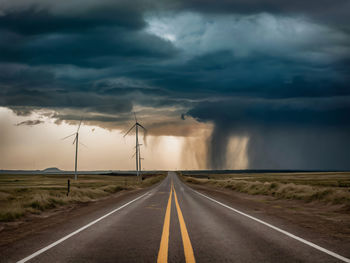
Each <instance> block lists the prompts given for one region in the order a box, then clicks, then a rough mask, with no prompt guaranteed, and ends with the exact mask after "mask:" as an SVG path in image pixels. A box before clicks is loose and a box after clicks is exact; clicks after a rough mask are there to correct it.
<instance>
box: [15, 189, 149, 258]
mask: <svg viewBox="0 0 350 263" xmlns="http://www.w3.org/2000/svg"><path fill="white" fill-rule="evenodd" d="M149 192H150V191H148V192H147V193H145V194H143V195H141V196H139V197H137V198H135V199H134V200H131V201H130V202H127V203H126V204H124V205H122V206H120V207H118V208H116V209H114V210H112V211H111V212H109V213H108V214H105V215H104V216H101V217H100V218H98V219H96V220H94V221H92V222H90V223H89V224H87V225H85V226H83V227H81V228H79V229H78V230H75V231H74V232H72V233H70V234H69V235H66V236H65V237H62V238H61V239H59V240H57V241H55V242H53V243H52V244H50V245H48V246H46V247H44V248H42V249H40V250H38V251H36V252H35V253H33V254H31V255H30V256H28V257H25V258H24V259H22V260H19V261H17V263H23V262H27V261H28V260H31V259H32V258H35V257H36V256H38V255H40V254H42V253H44V252H45V251H47V250H49V249H50V248H53V247H54V246H57V245H58V244H60V243H62V242H63V241H65V240H67V239H68V238H70V237H72V236H74V235H76V234H78V233H79V232H81V231H83V230H85V229H86V228H88V227H90V226H92V225H94V224H96V223H97V222H99V221H101V220H102V219H104V218H106V217H107V216H110V215H111V214H113V213H115V212H117V211H118V210H120V209H123V208H124V207H126V206H128V205H130V204H131V203H133V202H135V201H137V200H139V199H140V198H142V197H144V196H145V195H147V194H149Z"/></svg>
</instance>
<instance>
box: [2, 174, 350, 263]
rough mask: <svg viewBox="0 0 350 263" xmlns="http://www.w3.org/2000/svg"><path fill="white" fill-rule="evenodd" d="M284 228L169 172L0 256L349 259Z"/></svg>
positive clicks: (30, 258) (56, 259)
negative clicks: (149, 185)
mask: <svg viewBox="0 0 350 263" xmlns="http://www.w3.org/2000/svg"><path fill="white" fill-rule="evenodd" d="M279 227H280V226H275V225H269V224H268V222H265V221H259V219H256V218H254V217H250V215H247V214H244V213H241V212H240V211H237V210H235V209H234V207H232V206H231V205H230V204H227V206H226V205H225V204H223V203H220V202H217V201H216V200H215V199H210V197H207V196H204V195H202V194H201V193H198V192H195V191H194V190H192V189H191V188H190V187H188V186H186V185H185V184H184V183H182V182H181V181H180V179H179V178H178V177H177V176H176V174H175V173H173V172H169V175H168V176H167V177H166V179H165V180H164V181H163V182H162V183H160V184H159V185H157V186H155V187H153V188H151V189H150V190H147V191H143V192H141V193H137V195H132V196H128V197H127V198H126V199H125V200H122V201H120V202H119V203H116V204H113V207H109V208H108V209H107V208H105V210H104V211H96V213H94V214H93V215H91V216H90V217H86V218H81V219H80V221H74V222H67V223H66V224H62V225H61V226H57V227H56V228H53V229H51V230H50V229H49V230H46V231H45V232H44V233H41V234H40V235H37V236H35V237H33V238H31V239H30V241H28V240H27V241H26V242H23V243H21V242H19V243H18V244H16V246H15V247H13V248H12V249H9V250H7V251H5V252H4V254H3V255H2V257H1V261H2V262H17V261H20V262H157V261H158V262H350V260H349V259H347V258H343V257H341V256H340V255H338V254H335V253H334V254H332V252H331V251H329V250H326V249H324V248H321V247H318V246H317V245H315V244H313V243H308V241H306V240H304V239H302V238H299V237H296V236H293V235H292V233H289V232H283V230H281V229H280V228H279ZM59 229H62V230H61V231H60V230H59ZM5 254H6V255H5Z"/></svg>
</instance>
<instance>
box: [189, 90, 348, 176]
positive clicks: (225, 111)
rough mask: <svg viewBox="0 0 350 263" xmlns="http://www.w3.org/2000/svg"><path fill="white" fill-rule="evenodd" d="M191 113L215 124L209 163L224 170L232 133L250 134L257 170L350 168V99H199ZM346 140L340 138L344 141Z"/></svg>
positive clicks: (251, 164) (250, 152)
mask: <svg viewBox="0 0 350 263" xmlns="http://www.w3.org/2000/svg"><path fill="white" fill-rule="evenodd" d="M187 114H188V115H190V116H192V117H194V118H196V119H197V120H199V121H202V122H213V123H214V124H215V126H214V131H213V133H212V136H211V139H210V142H209V144H208V152H209V156H208V158H209V159H208V164H209V166H210V167H211V168H215V169H222V168H224V167H226V163H227V161H228V160H227V159H226V156H227V154H226V153H227V147H228V144H229V139H230V137H232V136H248V137H249V143H248V158H249V167H250V168H254V169H275V168H277V169H295V167H298V169H348V166H347V164H348V163H349V161H350V159H349V154H350V150H349V146H350V145H349V143H348V142H349V139H350V135H349V134H350V120H349V118H348V117H347V116H349V114H350V98H349V97H346V98H339V97H338V98H322V99H312V100H310V99H292V100H290V99H287V100H252V99H245V100H242V99H238V100H232V101H226V102H220V103H201V104H199V105H197V107H195V108H193V109H191V110H190V111H189V112H188V113H187ZM342 141H343V142H344V143H341V142H342Z"/></svg>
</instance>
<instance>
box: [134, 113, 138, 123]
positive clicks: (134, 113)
mask: <svg viewBox="0 0 350 263" xmlns="http://www.w3.org/2000/svg"><path fill="white" fill-rule="evenodd" d="M134 117H135V122H136V123H137V118H136V113H135V112H134Z"/></svg>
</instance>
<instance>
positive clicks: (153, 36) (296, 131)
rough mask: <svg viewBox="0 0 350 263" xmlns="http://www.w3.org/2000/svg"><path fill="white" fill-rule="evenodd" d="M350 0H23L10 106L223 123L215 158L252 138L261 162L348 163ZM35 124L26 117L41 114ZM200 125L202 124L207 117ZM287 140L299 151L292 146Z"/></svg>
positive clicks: (10, 54) (172, 122) (5, 9)
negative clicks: (236, 141)
mask: <svg viewBox="0 0 350 263" xmlns="http://www.w3.org/2000/svg"><path fill="white" fill-rule="evenodd" d="M349 8H350V4H349V1H345V0H337V1H330V0H322V1H321V2H320V1H317V2H316V1H314V0H312V1H293V2H292V1H291V2H281V1H276V0H267V1H255V0H251V1H219V2H218V1H209V0H190V1H180V0H173V1H163V2H159V1H158V2H156V1H136V2H135V1H109V0H99V1H97V0H96V1H89V2H88V3H86V2H85V1H78V0H75V1H69V2H67V1H64V2H47V1H41V0H35V1H34V0H28V1H20V0H13V1H7V2H6V3H2V5H1V11H0V12H1V14H0V34H1V35H0V106H5V107H8V108H11V109H12V110H13V111H14V112H15V113H16V114H17V115H21V116H29V115H30V114H31V112H33V111H38V110H39V109H45V110H47V112H51V113H45V112H46V111H45V112H42V113H41V114H50V116H49V117H51V118H54V119H56V122H57V123H58V124H59V123H61V122H62V121H66V122H69V123H75V122H76V121H79V120H80V118H81V116H82V115H84V119H85V122H86V123H89V124H93V125H100V126H102V127H105V128H110V129H113V128H119V129H121V128H125V127H126V126H128V124H129V123H128V122H129V120H131V119H132V114H131V112H132V111H134V110H136V111H138V113H139V114H140V118H143V120H144V121H145V123H146V124H145V125H146V126H147V127H148V128H149V130H150V133H151V134H153V135H176V136H188V135H190V134H192V133H195V132H196V131H195V128H194V127H196V126H194V125H195V124H194V123H193V121H192V122H191V120H192V119H191V118H185V117H186V116H185V114H183V112H187V116H191V117H193V118H195V119H196V120H198V121H199V122H201V123H213V124H214V128H213V133H212V136H211V139H210V141H209V143H208V152H209V153H210V154H209V160H208V163H209V164H210V166H211V167H213V168H224V167H225V166H227V165H226V164H227V162H229V161H230V160H228V159H227V158H226V157H227V156H226V152H227V145H228V144H229V140H230V138H231V137H232V136H246V137H249V143H248V157H249V167H250V168H300V169H301V168H302V169H308V168H312V169H317V168H322V169H326V168H330V169H331V168H334V169H345V168H349V166H348V164H349V163H350V161H349V159H348V157H347V156H350V155H349V151H348V150H347V149H350V147H349V145H348V144H347V143H343V144H342V143H341V142H342V141H346V142H347V141H350V140H349V138H348V137H349V136H348V134H350V133H348V131H349V126H350V123H349V118H348V117H347V116H349V114H350V108H349V105H350V102H349V97H350V87H349V81H350V78H349V76H350V70H349V69H350V66H349V65H350V63H349V61H350V59H349V58H350V36H349V32H350V31H349V16H348V14H347V12H346V10H348V9H349ZM30 122H31V121H28V122H27V123H23V124H20V125H25V124H27V125H34V124H29V123H30ZM198 125H200V124H198ZM286 149H288V150H286Z"/></svg>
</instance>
